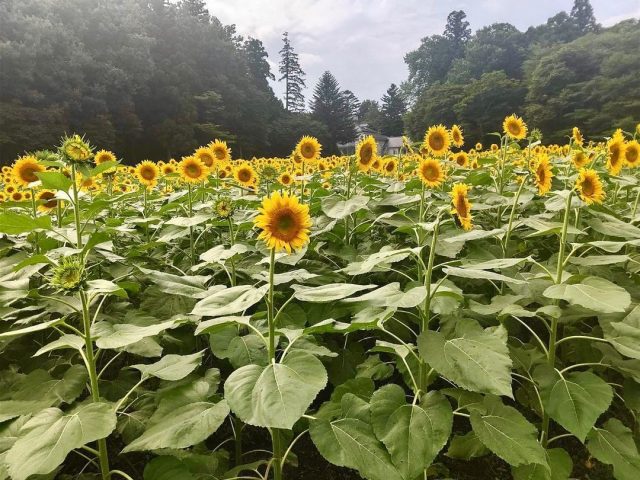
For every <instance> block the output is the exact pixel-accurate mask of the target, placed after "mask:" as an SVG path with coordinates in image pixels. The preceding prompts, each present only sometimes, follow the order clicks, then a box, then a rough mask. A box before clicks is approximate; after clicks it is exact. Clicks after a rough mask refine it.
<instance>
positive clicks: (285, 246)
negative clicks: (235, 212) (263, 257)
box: [254, 191, 311, 253]
mask: <svg viewBox="0 0 640 480" xmlns="http://www.w3.org/2000/svg"><path fill="white" fill-rule="evenodd" d="M259 211H260V215H258V216H257V217H256V218H255V220H254V224H255V226H256V227H258V228H259V229H261V230H262V231H261V232H260V235H258V238H259V239H261V240H264V242H265V243H266V245H267V247H268V248H270V249H274V250H275V251H276V252H280V251H282V250H286V251H287V252H288V253H291V251H292V250H298V249H300V248H302V247H304V246H305V245H306V244H307V242H308V241H309V229H310V228H311V217H310V216H309V206H308V205H303V204H301V203H300V202H299V201H298V198H297V197H295V196H289V194H287V193H285V194H284V195H280V192H277V191H276V192H273V193H272V194H271V197H265V198H264V199H263V200H262V206H261V208H260V209H259Z"/></svg>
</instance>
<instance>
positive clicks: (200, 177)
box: [178, 156, 209, 183]
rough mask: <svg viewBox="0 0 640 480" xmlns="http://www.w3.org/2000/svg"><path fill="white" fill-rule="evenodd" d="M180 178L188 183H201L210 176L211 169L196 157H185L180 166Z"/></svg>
mask: <svg viewBox="0 0 640 480" xmlns="http://www.w3.org/2000/svg"><path fill="white" fill-rule="evenodd" d="M178 173H180V178H181V179H182V180H183V181H185V182H187V183H200V182H202V181H204V179H205V178H207V176H208V175H209V168H208V167H207V166H206V165H205V164H204V163H203V162H202V160H199V159H198V158H196V157H193V156H189V157H184V158H183V159H182V161H181V162H180V163H179V164H178Z"/></svg>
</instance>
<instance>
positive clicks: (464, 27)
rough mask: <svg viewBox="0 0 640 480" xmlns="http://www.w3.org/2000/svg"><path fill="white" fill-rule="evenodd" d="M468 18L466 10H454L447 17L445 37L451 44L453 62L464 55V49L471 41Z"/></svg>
mask: <svg viewBox="0 0 640 480" xmlns="http://www.w3.org/2000/svg"><path fill="white" fill-rule="evenodd" d="M466 18H467V14H466V13H464V10H454V11H453V12H451V13H450V14H449V15H448V16H447V25H446V26H445V27H444V37H445V38H446V39H447V40H449V42H450V46H451V56H452V60H453V59H456V58H460V57H461V56H462V55H463V54H464V47H465V45H466V44H467V42H468V41H469V40H470V39H471V29H470V28H469V22H467V20H466Z"/></svg>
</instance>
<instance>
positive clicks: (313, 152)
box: [296, 136, 322, 162]
mask: <svg viewBox="0 0 640 480" xmlns="http://www.w3.org/2000/svg"><path fill="white" fill-rule="evenodd" d="M320 150H322V146H321V145H320V142H318V139H317V138H315V137H309V136H304V137H302V138H301V139H300V141H299V142H298V144H297V145H296V153H297V154H298V155H299V156H300V158H301V159H302V160H303V161H305V162H307V161H312V160H317V159H318V158H319V157H320Z"/></svg>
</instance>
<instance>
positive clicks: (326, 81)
mask: <svg viewBox="0 0 640 480" xmlns="http://www.w3.org/2000/svg"><path fill="white" fill-rule="evenodd" d="M311 114H312V116H313V118H314V119H316V120H319V121H320V122H322V123H324V124H325V125H326V126H327V129H328V130H329V135H330V138H331V145H326V147H327V149H326V150H327V152H326V153H334V152H335V151H336V144H337V143H338V142H350V141H352V140H353V138H354V137H355V124H354V121H353V118H352V117H351V111H350V106H349V104H348V103H347V102H346V101H345V96H344V94H343V92H341V91H340V86H339V85H338V81H337V80H336V78H335V77H334V76H333V75H332V74H331V72H328V71H327V72H324V73H323V74H322V76H321V77H320V80H318V83H317V84H316V88H315V89H314V91H313V99H312V100H311Z"/></svg>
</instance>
